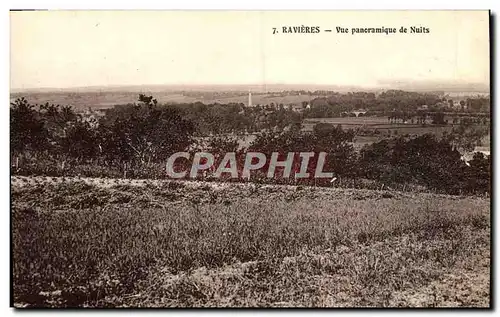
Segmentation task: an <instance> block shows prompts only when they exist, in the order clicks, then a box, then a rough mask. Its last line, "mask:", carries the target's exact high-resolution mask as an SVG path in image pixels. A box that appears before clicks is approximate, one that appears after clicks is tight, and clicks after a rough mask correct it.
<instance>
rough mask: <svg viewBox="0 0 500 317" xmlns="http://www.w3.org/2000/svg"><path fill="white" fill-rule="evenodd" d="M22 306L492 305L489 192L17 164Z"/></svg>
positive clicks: (16, 250)
mask: <svg viewBox="0 0 500 317" xmlns="http://www.w3.org/2000/svg"><path fill="white" fill-rule="evenodd" d="M11 185H12V189H11V190H12V230H13V232H12V243H13V274H14V276H13V284H14V288H13V291H14V302H15V304H16V306H19V307H25V306H38V307H44V306H58V307H68V306H71V307H73V306H92V307H95V306H99V307H103V306H112V307H116V306H123V307H130V306H132V307H137V306H146V307H179V306H189V307H192V306H195V307H201V306H219V307H220V306H230V307H235V306H250V307H256V306H265V307H269V306H276V307H290V306H316V307H325V306H326V307H334V306H335V307H344V306H348V307H352V306H356V307H359V306H382V307H384V306H391V307H394V306H415V307H419V306H424V307H430V306H468V307H487V306H489V282H490V266H489V261H490V253H489V252H490V200H489V198H484V197H458V196H445V195H433V194H423V193H419V194H415V193H400V192H389V191H369V190H343V189H334V188H313V187H292V186H258V185H252V184H249V185H242V184H210V183H196V182H163V181H151V180H135V181H132V182H131V181H126V180H110V179H107V180H104V179H68V178H66V179H65V178H45V177H38V178H36V177H35V178H27V177H13V178H11Z"/></svg>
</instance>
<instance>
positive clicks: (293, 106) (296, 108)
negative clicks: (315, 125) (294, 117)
mask: <svg viewBox="0 0 500 317" xmlns="http://www.w3.org/2000/svg"><path fill="white" fill-rule="evenodd" d="M289 109H290V110H292V111H294V112H302V111H304V107H303V106H302V105H297V104H291V105H290V108H289Z"/></svg>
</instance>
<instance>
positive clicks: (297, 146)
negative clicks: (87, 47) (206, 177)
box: [10, 95, 491, 194]
mask: <svg viewBox="0 0 500 317" xmlns="http://www.w3.org/2000/svg"><path fill="white" fill-rule="evenodd" d="M205 111H206V112H205ZM239 111H240V112H241V111H242V110H239ZM229 113H231V111H230V110H227V111H221V112H217V111H215V110H214V109H212V110H210V107H207V106H202V105H199V104H197V105H193V106H192V107H187V108H184V109H182V108H181V107H180V106H162V105H159V104H158V102H157V101H156V100H155V99H153V98H152V97H151V96H145V95H140V96H139V100H138V103H137V104H135V105H131V106H117V107H114V108H112V109H109V110H108V111H107V112H106V113H105V115H104V116H102V117H101V118H99V119H91V120H89V119H88V118H85V117H84V116H82V115H78V114H76V113H75V112H74V111H73V109H72V108H71V107H65V106H63V107H61V106H57V105H49V104H45V105H40V106H35V105H31V104H29V103H28V102H27V100H26V99H24V98H20V99H17V100H16V101H15V102H13V103H12V105H11V116H10V136H11V154H12V156H11V158H12V163H13V164H12V167H11V171H12V172H13V173H17V174H25V175H33V174H39V175H49V176H76V175H82V176H94V177H131V178H164V177H166V174H165V162H166V160H167V159H168V157H169V156H170V155H171V154H173V153H175V152H182V151H188V152H192V153H194V152H196V151H199V150H204V151H208V152H210V153H212V154H217V153H219V154H220V155H218V156H217V155H216V157H217V159H220V158H221V157H222V156H223V155H222V154H223V153H225V152H228V151H229V152H237V153H238V159H240V160H242V159H243V155H244V153H245V152H249V151H255V152H261V153H264V154H266V156H268V157H270V156H271V153H272V152H279V153H280V159H281V160H283V159H285V157H286V155H287V154H288V153H289V152H296V153H299V152H315V153H319V152H326V153H328V159H327V161H326V165H325V168H324V170H325V171H329V172H333V173H334V175H335V176H336V177H338V178H339V183H340V184H342V186H347V187H363V188H366V187H369V186H374V187H375V188H378V187H377V186H380V185H381V184H382V185H386V186H390V187H397V188H400V187H401V186H406V185H412V186H421V187H423V188H426V189H428V190H433V191H436V192H443V193H450V194H469V193H484V192H489V190H490V172H491V170H490V165H491V161H490V158H489V156H488V157H485V156H483V155H482V154H476V155H475V156H474V158H473V160H472V161H471V162H469V164H466V163H465V162H464V161H463V160H462V159H461V154H460V152H459V149H461V148H464V147H469V148H470V147H471V146H472V147H473V144H472V143H473V142H476V141H478V140H476V139H477V138H480V137H481V136H480V135H476V134H474V133H473V132H471V131H469V130H467V129H466V128H464V129H462V130H460V131H455V132H452V133H449V134H446V135H445V136H444V137H442V138H437V137H436V136H434V135H430V134H429V135H423V136H419V137H408V136H399V137H393V138H388V139H383V140H381V141H379V142H376V143H373V144H370V145H366V146H365V147H364V148H363V149H362V150H361V151H360V152H357V151H355V150H354V147H353V141H354V138H355V131H353V130H344V129H342V127H341V126H333V125H330V124H325V123H323V124H317V125H316V126H315V127H314V130H313V131H312V132H311V133H304V132H302V131H301V130H300V120H298V119H297V118H295V117H293V115H294V114H293V112H288V111H286V110H284V109H283V112H281V113H277V114H276V117H274V118H275V119H274V120H275V122H278V125H279V122H282V128H280V129H274V130H273V129H262V130H261V132H259V133H258V134H257V137H256V139H255V140H254V141H252V142H251V143H250V144H249V145H248V147H247V148H241V147H240V146H239V142H238V140H237V138H236V137H224V138H222V137H221V135H222V134H224V133H225V132H227V131H231V129H228V128H220V129H219V130H217V129H215V130H212V128H213V127H221V126H222V127H227V126H231V125H233V126H237V125H238V124H241V123H238V122H227V125H224V124H223V123H224V122H226V121H231V120H230V118H231V117H230V116H229ZM248 113H254V114H256V113H257V114H258V112H257V110H255V109H251V108H250V109H249V110H248ZM245 114H246V112H242V113H241V116H242V118H241V120H242V121H244V122H245V120H250V119H249V118H246V117H245ZM287 116H289V117H287ZM250 118H251V119H252V120H253V119H255V118H254V117H251V116H250ZM267 120H268V121H265V120H264V121H263V122H267V123H268V122H269V118H268V119H267ZM288 120H292V121H293V120H297V121H296V123H297V128H290V129H285V127H286V126H287V125H285V122H288ZM254 124H255V123H254ZM268 124H269V123H268ZM268 126H269V127H270V125H268ZM288 126H289V125H288ZM292 127H293V125H292ZM206 131H210V132H212V133H213V136H212V137H210V138H209V141H208V143H205V144H201V143H200V142H199V140H198V139H197V137H196V136H197V135H201V134H203V133H206ZM468 133H469V134H468ZM467 138H469V139H474V138H475V139H474V140H473V141H471V142H472V143H471V142H466V141H464V140H467ZM471 144H472V145H471ZM19 160H20V161H21V162H19ZM315 164H316V162H315V161H314V160H313V161H312V162H311V163H310V165H309V171H311V175H314V172H313V171H314V169H315ZM298 168H299V166H298V165H297V166H294V172H295V171H298V170H297V169H298ZM263 171H266V169H265V167H264V168H263ZM240 181H243V180H240ZM252 181H258V182H267V183H290V182H295V183H296V184H304V185H313V184H314V185H318V186H331V183H330V180H327V179H322V180H317V179H313V178H310V179H300V180H293V179H281V178H280V177H279V175H278V176H277V177H275V178H272V179H268V178H267V177H265V175H264V173H262V175H259V174H258V173H257V174H256V175H254V177H253V179H252ZM367 184H371V185H367Z"/></svg>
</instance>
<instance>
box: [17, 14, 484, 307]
mask: <svg viewBox="0 0 500 317" xmlns="http://www.w3.org/2000/svg"><path fill="white" fill-rule="evenodd" d="M490 19H491V17H490V12H489V11H51V10H48V11H11V12H10V37H11V39H10V71H11V73H10V74H11V76H10V78H11V79H10V85H11V87H10V174H11V177H10V185H11V229H12V232H11V258H12V262H11V263H12V266H11V282H12V290H11V306H12V307H16V308H40V307H44V308H67V307H72V308H84V307H85V308H89V307H90V308H97V307H99V308H102V307H106V308H118V307H120V308H127V307H128V308H152V307H160V308H179V307H198V308H201V307H232V308H239V307H252V308H256V307H260V308H270V307H283V308H292V307H310V308H318V307H322V308H324V307H327V308H343V307H350V308H359V307H378V308H401V307H410V308H416V307H426V308H431V307H475V308H490V307H491V300H490V296H491V288H490V287H491V255H490V251H491V241H490V237H491V208H490V207H491V175H492V174H491V152H490V151H491V147H490V146H491V131H492V130H491V98H490V58H491V57H490V40H491V39H490Z"/></svg>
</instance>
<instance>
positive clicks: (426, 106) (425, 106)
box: [417, 105, 429, 110]
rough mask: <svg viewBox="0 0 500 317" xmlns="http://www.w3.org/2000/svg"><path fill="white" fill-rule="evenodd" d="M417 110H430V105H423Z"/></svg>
mask: <svg viewBox="0 0 500 317" xmlns="http://www.w3.org/2000/svg"><path fill="white" fill-rule="evenodd" d="M417 110H429V106H428V105H421V106H420V107H418V108H417Z"/></svg>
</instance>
